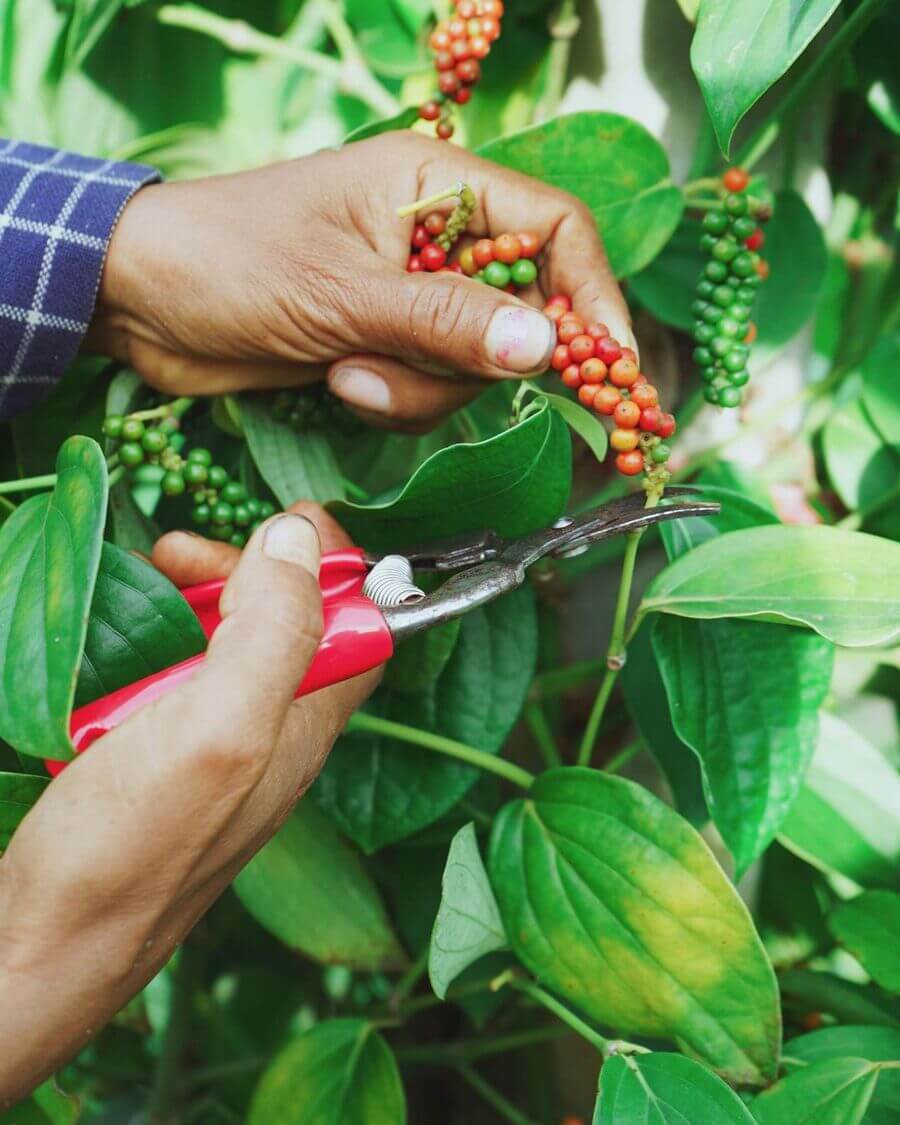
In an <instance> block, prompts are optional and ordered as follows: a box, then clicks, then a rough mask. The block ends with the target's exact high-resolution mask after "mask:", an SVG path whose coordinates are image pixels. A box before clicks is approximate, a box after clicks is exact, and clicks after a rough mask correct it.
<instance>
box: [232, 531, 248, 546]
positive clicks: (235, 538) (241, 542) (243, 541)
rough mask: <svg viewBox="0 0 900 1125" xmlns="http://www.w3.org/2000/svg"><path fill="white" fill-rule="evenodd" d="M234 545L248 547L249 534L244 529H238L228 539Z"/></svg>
mask: <svg viewBox="0 0 900 1125" xmlns="http://www.w3.org/2000/svg"><path fill="white" fill-rule="evenodd" d="M228 542H229V543H230V544H231V545H232V547H246V545H247V536H246V534H245V533H244V532H243V531H236V532H235V533H234V535H232V537H231V538H230V539H229V540H228Z"/></svg>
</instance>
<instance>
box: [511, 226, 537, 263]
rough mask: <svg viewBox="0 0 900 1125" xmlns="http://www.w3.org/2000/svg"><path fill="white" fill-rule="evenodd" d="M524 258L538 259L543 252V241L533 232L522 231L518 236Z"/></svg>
mask: <svg viewBox="0 0 900 1125" xmlns="http://www.w3.org/2000/svg"><path fill="white" fill-rule="evenodd" d="M516 238H518V240H519V246H520V247H521V250H520V253H521V255H522V257H523V258H536V257H537V256H538V254H539V253H540V252H541V240H540V239H539V238H538V236H537V235H536V234H535V233H534V231H533V230H520V231H519V232H518V233H517V234H516Z"/></svg>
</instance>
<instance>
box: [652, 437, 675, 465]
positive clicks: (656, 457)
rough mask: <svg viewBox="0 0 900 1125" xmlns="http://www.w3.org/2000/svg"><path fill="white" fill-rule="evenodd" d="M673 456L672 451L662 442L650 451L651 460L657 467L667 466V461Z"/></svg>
mask: <svg viewBox="0 0 900 1125" xmlns="http://www.w3.org/2000/svg"><path fill="white" fill-rule="evenodd" d="M671 456H672V449H671V447H670V446H668V445H666V443H665V442H664V441H661V442H660V443H659V444H658V445H654V446H653V448H652V449H651V450H650V460H651V461H652V462H653V463H654V464H655V465H665V463H666V461H668V460H669V458H670V457H671Z"/></svg>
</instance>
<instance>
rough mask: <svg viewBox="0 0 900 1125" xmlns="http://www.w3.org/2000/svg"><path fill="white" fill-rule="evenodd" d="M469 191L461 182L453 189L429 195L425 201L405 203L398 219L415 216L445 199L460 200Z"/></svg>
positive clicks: (415, 200) (398, 210) (399, 208)
mask: <svg viewBox="0 0 900 1125" xmlns="http://www.w3.org/2000/svg"><path fill="white" fill-rule="evenodd" d="M469 190H470V189H469V188H467V187H466V185H465V184H464V183H463V182H462V180H459V181H458V182H457V183H455V184H454V185H453V187H448V188H445V189H444V190H443V191H439V192H436V193H435V194H434V195H429V196H427V197H426V198H425V199H414V200H413V202H412V203H405V204H404V205H403V206H402V207H398V208H397V217H398V218H399V219H406V218H409V216H410V215H415V214H416V213H417V212H419V211H422V210H424V209H425V208H426V207H433V206H434V204H435V203H443V202H444V200H445V199H454V198H457V199H459V198H461V197H462V195H463V193H464V192H466V191H469Z"/></svg>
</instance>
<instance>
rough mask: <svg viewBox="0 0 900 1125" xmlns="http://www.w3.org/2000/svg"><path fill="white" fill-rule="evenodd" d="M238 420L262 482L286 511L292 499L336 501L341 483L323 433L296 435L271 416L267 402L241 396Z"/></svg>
mask: <svg viewBox="0 0 900 1125" xmlns="http://www.w3.org/2000/svg"><path fill="white" fill-rule="evenodd" d="M240 417H241V423H242V425H243V428H244V433H245V435H246V437H247V445H248V446H249V447H250V453H251V455H252V456H253V461H254V463H255V464H256V467H257V469H259V471H260V473H261V474H262V477H263V480H265V482H266V484H267V485H268V486H269V488H271V489H272V491H273V492H274V493H275V495H276V496H277V497H278V499H279V501H280V502H281V503H282V504H283V505H284V507H285V508H286V507H287V506H288V505H289V504H293V503H294V501H295V500H318V501H319V503H322V504H324V503H325V502H327V501H328V500H339V499H341V498H342V497H343V495H344V480H343V477H342V476H341V471H340V468H339V467H338V463H337V461H336V460H335V457H334V453H333V452H332V450H331V445H330V444H329V442H328V438H327V437H326V435H325V433H324V432H322V431H319V430H307V431H305V432H304V433H297V431H296V430H294V429H293V428H292V427H291V426H289V425H288V424H287V423H285V422H276V421H275V419H274V418H273V417H272V412H271V410H270V403H269V402H268V400H266V399H263V398H260V397H259V396H258V395H242V396H241V400H240Z"/></svg>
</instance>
